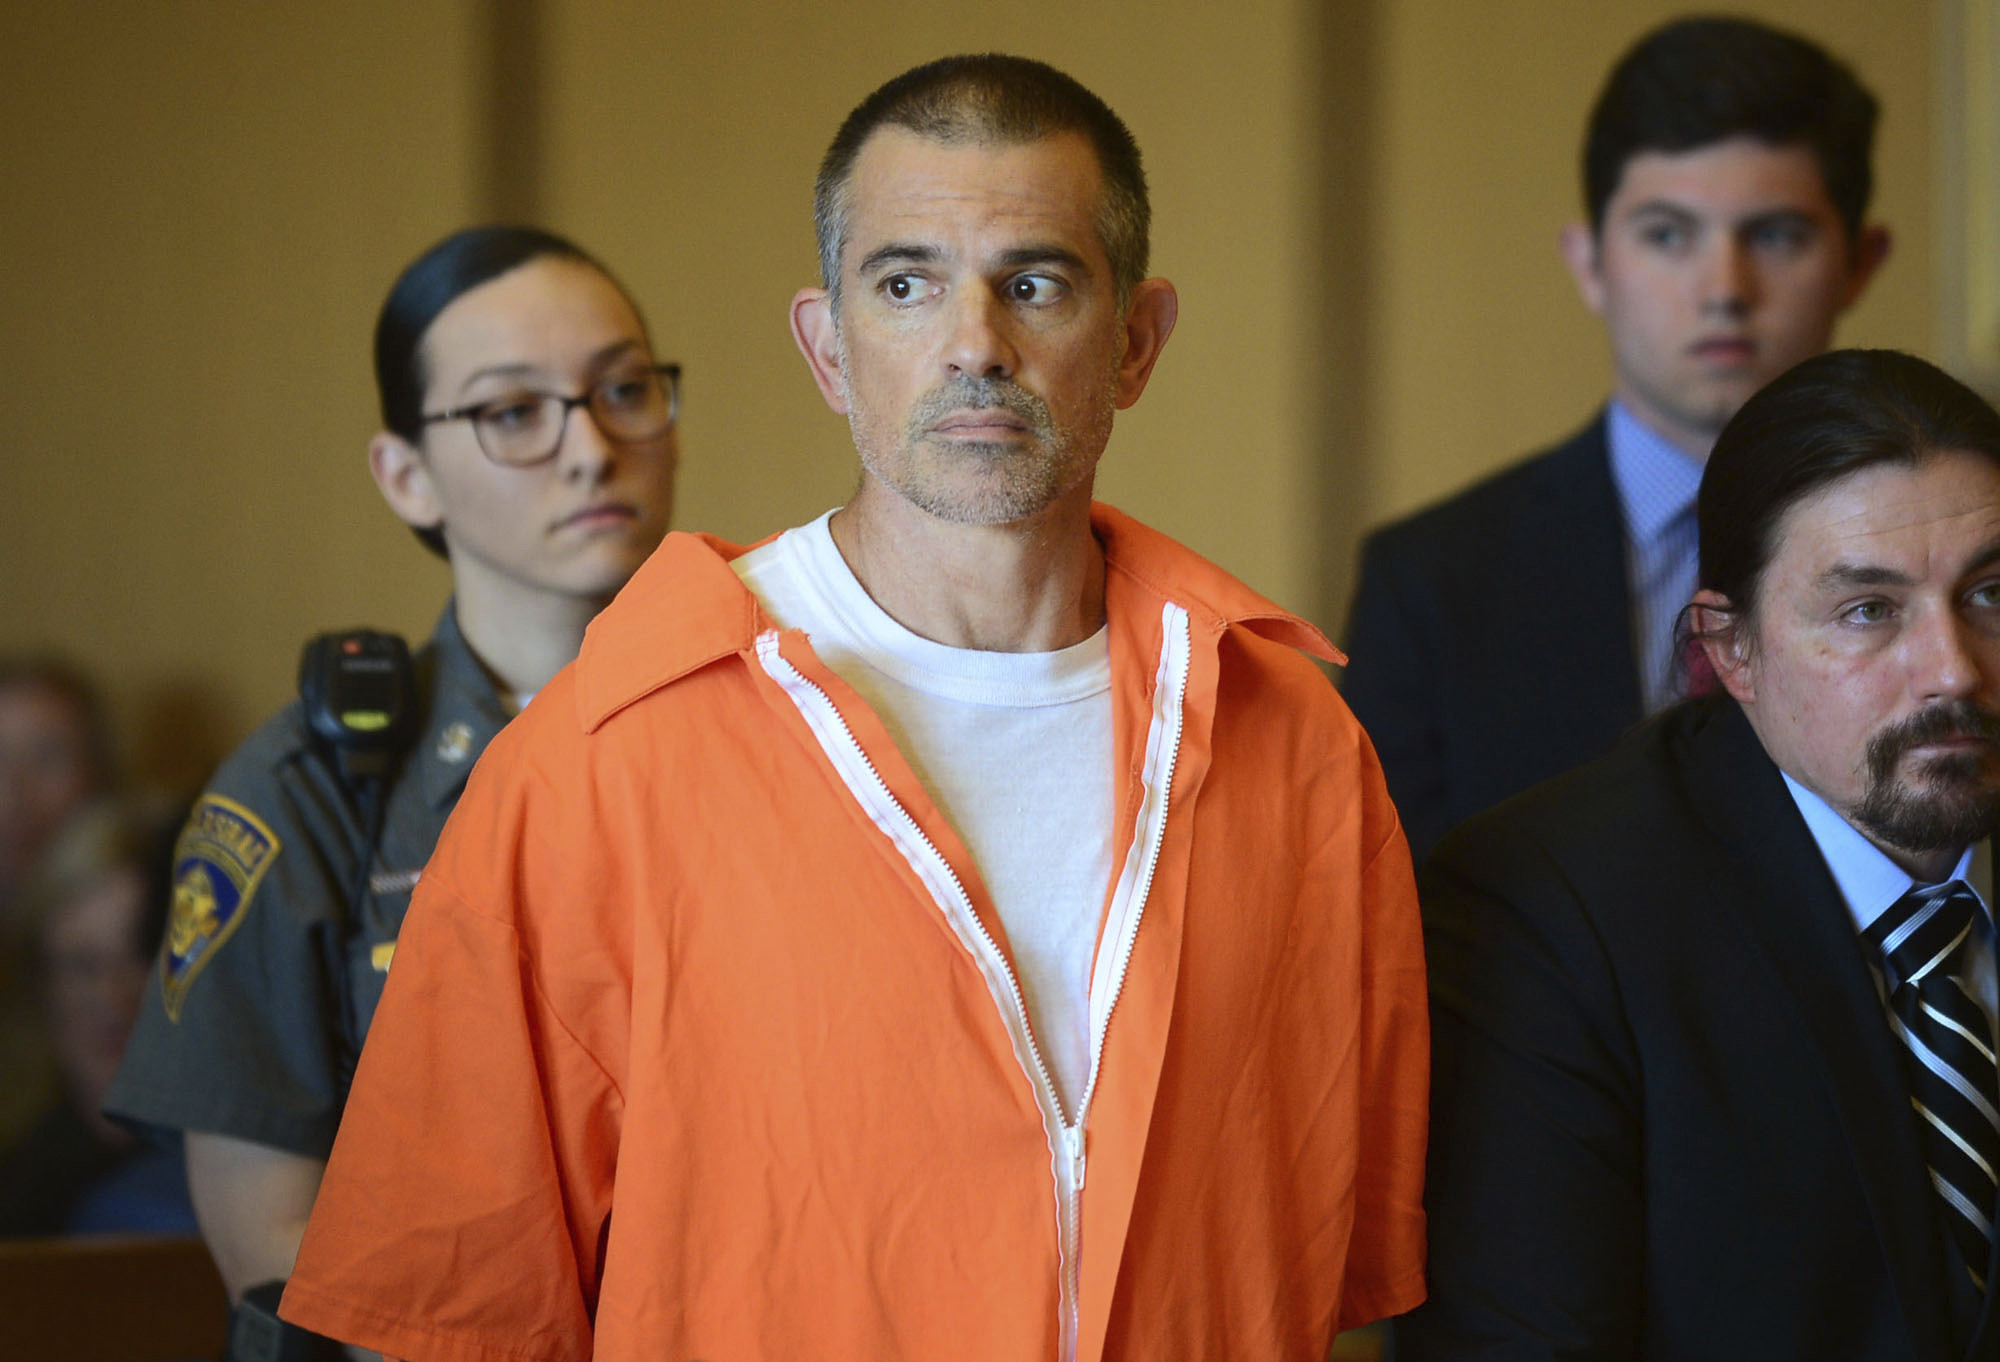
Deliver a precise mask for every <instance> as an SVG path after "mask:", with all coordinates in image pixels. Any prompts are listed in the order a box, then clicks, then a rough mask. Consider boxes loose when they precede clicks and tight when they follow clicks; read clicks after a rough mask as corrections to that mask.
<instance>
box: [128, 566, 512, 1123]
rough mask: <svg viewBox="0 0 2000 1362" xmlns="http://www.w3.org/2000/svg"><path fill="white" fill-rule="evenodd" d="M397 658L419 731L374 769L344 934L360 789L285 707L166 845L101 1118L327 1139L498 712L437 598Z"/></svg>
mask: <svg viewBox="0 0 2000 1362" xmlns="http://www.w3.org/2000/svg"><path fill="white" fill-rule="evenodd" d="M415 666H416V681H417V702H418V705H419V708H420V710H421V714H420V716H419V717H420V722H421V728H420V730H419V736H418V738H417V739H416V742H415V743H414V744H413V745H412V746H411V747H410V749H409V751H408V753H407V755H406V756H405V757H404V758H403V760H402V763H401V765H400V767H399V768H398V769H397V770H396V771H395V773H394V774H393V775H392V776H391V777H390V784H389V786H388V790H387V801H388V802H387V807H386V810H385V813H384V817H383V823H382V838H381V844H380V847H379V849H378V851H377V853H376V855H375V856H374V858H373V860H372V861H371V863H370V865H369V870H368V887H367V891H366V901H365V904H364V906H363V911H362V913H361V915H360V920H359V922H358V923H355V924H354V928H353V929H352V930H350V928H349V926H348V923H349V922H350V916H351V907H350V896H351V895H352V894H353V892H354V886H355V882H356V873H355V872H356V863H357V861H358V859H359V858H360V856H361V855H362V854H363V850H364V843H365V840H366V836H367V832H366V828H365V825H364V812H363V809H362V802H361V800H360V798H359V797H358V795H357V792H356V789H355V787H353V786H352V785H350V784H348V783H345V782H343V781H342V779H341V777H340V774H339V771H338V769H337V767H336V766H335V764H334V759H333V756H332V754H331V753H330V752H328V751H327V750H326V748H324V747H323V746H321V745H319V744H318V743H316V742H315V740H314V739H313V738H312V736H311V734H310V732H309V730H308V729H307V727H306V722H305V719H304V716H303V715H302V713H301V712H300V708H299V706H298V705H297V704H296V703H294V704H292V705H290V706H287V707H286V708H285V709H284V710H282V711H280V712H279V713H278V714H277V715H275V716H274V717H273V718H272V719H271V720H270V722H268V723H266V724H265V725H264V726H263V727H262V728H260V729H258V730H257V732H256V733H254V734H252V735H251V737H250V739H249V740H248V741H247V742H245V743H244V744H243V746H242V747H240V748H238V749H237V751H236V752H235V753H234V754H232V755H231V756H230V758H229V759H228V760H227V761H225V762H224V763H223V764H222V767H221V769H220V770H218V771H217V772H216V774H215V778H214V780H213V782H212V783H211V784H210V786H209V788H208V790H207V791H206V792H205V793H204V794H203V795H202V797H201V799H200V801H199V802H198V803H197V804H196V805H195V807H194V810H193V812H192V814H191V816H190V817H189V820H188V824H187V828H186V829H185V830H184V831H183V832H182V834H181V837H180V841H179V843H178V844H177V845H176V847H175V850H174V902H173V913H172V916H171V918H170V920H169V922H168V927H167V939H166V941H165V943H164V944H163V945H162V947H161V951H160V959H159V961H158V962H157V964H156V965H155V967H154V970H153V975H152V980H151V982H150V983H149V984H148V985H147V994H146V1002H145V1005H144V1006H143V1007H142V1008H141V1010H140V1014H139V1021H138V1024H137V1025H136V1026H135V1027H134V1028H133V1032H132V1039H131V1043H130V1044H129V1046H128V1047H127V1049H126V1052H125V1059H124V1063H123V1064H122V1065H121V1066H120V1068H119V1071H118V1076H117V1078H116V1080H114V1082H113V1083H112V1085H111V1090H110V1092H109V1094H108V1095H107V1096H106V1098H105V1110H106V1112H107V1113H109V1114H110V1115H112V1116H114V1117H117V1118H118V1119H120V1120H123V1121H126V1122H128V1123H131V1124H134V1125H137V1126H140V1127H144V1128H155V1129H157V1128H167V1129H170V1130H200V1131H208V1132H213V1133H217V1134H223V1135H233V1136H236V1137H239V1138H241V1139H246V1140H253V1141H255V1142H257V1143H259V1144H265V1145H271V1146H274V1147H276V1148H279V1149H285V1150H290V1151H292V1152H294V1153H298V1154H304V1155H308V1156H310V1157H313V1158H325V1157H326V1156H327V1154H328V1152H329V1151H331V1150H332V1148H333V1133H334V1128H335V1127H336V1125H338V1123H339V1120H340V1105H341V1103H342V1101H343V1100H344V1099H345V1096H346V1082H347V1079H348V1078H349V1077H351V1073H350V1072H349V1066H351V1064H352V1062H353V1059H354V1055H353V1054H352V1053H351V1048H352V1045H354V1044H358V1041H359V1037H360V1036H361V1035H362V1034H364V1033H365V1030H366V1027H367V1025H368V1022H369V1020H370V1019H371V1018H372V1017H373V1016H374V1013H375V1005H376V1003H377V1002H379V1001H380V1000H381V997H382V985H383V982H384V981H385V979H386V978H387V975H388V970H389V967H390V962H391V960H392V958H393V956H394V954H395V943H396V933H397V931H398V929H399V928H400V927H401V925H402V921H403V914H404V912H405V911H406V910H407V909H408V907H409V904H410V891H411V889H412V888H413V887H414V886H415V884H416V881H417V875H418V872H419V871H421V870H422V869H423V865H424V862H425V861H427V860H429V859H430V854H431V851H432V849H433V848H434V847H435V846H436V845H437V840H438V834H439V833H440V832H442V831H443V829H444V822H445V819H446V817H447V816H449V814H450V813H451V810H452V806H453V805H454V804H456V803H457V802H458V796H459V794H460V792H461V791H462V790H463V789H464V788H465V779H466V776H467V775H468V774H469V773H470V772H471V770H472V764H473V762H474V760H476V759H477V758H478V756H479V754H480V753H481V752H483V751H484V750H485V748H486V744H487V743H488V742H489V741H490V740H491V739H492V737H493V735H494V734H495V733H498V732H499V731H500V728H501V726H502V725H503V724H504V723H506V721H507V715H506V713H505V711H504V710H503V708H502V706H501V703H500V697H499V696H498V695H497V694H496V693H495V691H494V689H493V685H492V683H491V682H490V681H489V680H488V679H487V677H486V674H485V672H484V671H483V670H481V668H480V666H479V663H478V661H477V660H476V659H475V658H474V657H473V655H472V652H471V650H470V649H469V648H468V647H467V646H466V643H465V639H464V636H463V635H461V634H460V633H459V630H458V622H457V618H456V616H455V615H454V613H453V610H452V607H451V606H450V605H447V606H446V607H445V611H444V615H443V617H442V618H441V619H440V620H439V621H438V625H437V629H436V631H435V632H434V633H433V634H432V636H431V641H430V643H429V644H428V645H427V646H426V647H425V648H424V649H423V650H422V651H421V652H419V653H418V654H417V656H416V659H415ZM343 1018H347V1019H350V1020H348V1021H346V1022H344V1021H343ZM349 1029H351V1030H352V1032H353V1035H354V1037H355V1040H354V1041H353V1042H352V1043H350V1042H349V1041H348V1040H346V1038H345V1036H346V1032H347V1030H349Z"/></svg>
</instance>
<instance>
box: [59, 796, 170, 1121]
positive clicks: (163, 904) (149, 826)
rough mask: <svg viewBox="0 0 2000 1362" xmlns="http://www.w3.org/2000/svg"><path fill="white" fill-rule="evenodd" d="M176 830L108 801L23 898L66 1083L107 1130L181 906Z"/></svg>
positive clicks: (68, 826)
mask: <svg viewBox="0 0 2000 1362" xmlns="http://www.w3.org/2000/svg"><path fill="white" fill-rule="evenodd" d="M172 834H173V827H172V824H171V823H169V822H167V821H165V820H163V819H159V818H156V817H153V816H150V815H149V814H148V813H146V812H144V811H142V810H140V809H138V808H135V807H134V806H132V805H131V804H129V803H125V802H121V801H118V800H113V799H100V800H97V801H95V802H93V803H90V804H88V805H85V806H84V807H83V808H81V809H79V810H77V811H76V813H74V814H72V815H71V816H70V818H69V819H68V820H66V821H65V822H64V823H63V825H62V827H61V829H60V830H59V831H58V832H57V834H56V836H55V838H54V840H52V841H51V842H50V843H49V846H48V849H47V851H46V852H45V853H44V854H43V856H42V859H41V862H40V864H39V865H38V866H37V868H36V871H35V874H34V875H33V876H32V877H31V878H30V879H29V880H28V882H27V883H26V885H24V887H23V890H22V899H23V906H24V908H25V909H26V911H27V912H28V913H29V914H31V915H32V919H33V921H34V922H35V923H36V924H37V926H38V929H39V937H40V943H41V974H40V977H41V982H42V996H43V1000H44V1003H45V1006H46V1008H47V1013H48V1026H49V1034H50V1038H51V1040H52V1041H53V1043H54V1047H55V1053H56V1062H57V1065H58V1068H59V1070H60V1072H61V1074H62V1079H63V1085H64V1087H65V1089H66V1090H67V1092H68V1094H69V1096H70V1098H71V1100H72V1101H73V1102H74V1103H75V1104H76V1105H77V1107H78V1109H79V1110H80V1111H82V1112H83V1113H84V1114H85V1116H86V1117H88V1118H89V1119H90V1120H91V1121H92V1124H93V1126H95V1127H96V1128H98V1129H99V1130H100V1131H108V1130H109V1129H110V1127H108V1126H107V1125H104V1124H103V1123H101V1122H100V1121H99V1120H98V1118H97V1109H98V1107H99V1105H100V1104H101V1103H102V1101H103V1097H104V1092H105V1089H106V1088H108V1087H109V1086H110V1084H111V1077H112V1075H113V1074H114V1073H116V1072H117V1069H118V1061H119V1059H120V1057H121V1056H123V1054H124V1053H125V1042H126V1038H127V1037H128V1036H130V1034H131V1031H132V1023H133V1021H134V1020H135V1019H136V1018H137V1017H138V1015H139V1004H140V1002H141V1000H142V999H143V997H144V996H145V991H146V974H147V971H148V969H149V967H150V964H151V961H152V959H153V956H154V955H155V953H156V952H157V951H158V949H159V945H160V938H161V935H162V933H163V932H164V931H165V927H166V919H167V909H168V905H169V903H170V901H171V898H172V882H171V881H172V851H173V842H172Z"/></svg>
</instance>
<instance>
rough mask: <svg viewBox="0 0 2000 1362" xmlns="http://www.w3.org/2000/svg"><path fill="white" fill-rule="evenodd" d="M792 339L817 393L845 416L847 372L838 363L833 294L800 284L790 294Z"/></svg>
mask: <svg viewBox="0 0 2000 1362" xmlns="http://www.w3.org/2000/svg"><path fill="white" fill-rule="evenodd" d="M792 341H793V343H794V344H796V345H797V346H798V347H799V353H800V354H802V355H804V356H805V357H806V367H807V368H808V369H810V370H812V376H813V382H815V383H817V384H818V385H819V395H820V396H821V397H823V398H825V399H826V404H827V405H828V406H829V407H832V408H833V409H834V410H835V411H837V412H839V413H840V414H841V415H842V416H846V415H847V414H848V402H847V375H846V373H845V371H843V370H842V368H841V367H840V321H839V319H838V318H837V317H835V316H834V315H833V298H832V297H831V295H829V294H828V293H827V291H826V290H825V289H823V288H802V289H800V290H799V291H798V292H797V293H795V294H793V295H792Z"/></svg>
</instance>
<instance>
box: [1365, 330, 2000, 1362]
mask: <svg viewBox="0 0 2000 1362" xmlns="http://www.w3.org/2000/svg"><path fill="white" fill-rule="evenodd" d="M1699 515H1700V522H1701V523H1700V528H1701V564H1700V579H1699V580H1700V590H1699V592H1697V593H1696V594H1695V596H1694V601H1693V608H1692V609H1691V610H1690V611H1689V612H1688V614H1689V620H1690V626H1691V636H1692V637H1693V638H1694V640H1695V642H1696V643H1697V645H1698V646H1699V647H1700V648H1701V649H1702V651H1703V653H1704V654H1705V656H1706V657H1707V659H1708V660H1709V662H1710V663H1711V665H1712V666H1713V668H1714V671H1715V673H1716V675H1717V678H1718V680H1719V682H1720V685H1721V692H1720V693H1718V694H1714V695H1711V696H1709V697H1707V698H1702V699H1694V700H1689V701H1686V702H1684V703H1682V704H1680V705H1678V706H1676V707H1674V708H1671V709H1669V710H1668V711H1667V712H1666V713H1665V714H1663V715H1661V716H1660V717H1659V718H1657V719H1656V720H1654V721H1653V722H1651V723H1649V724H1647V725H1645V726H1644V727H1642V728H1641V729H1639V730H1638V731H1637V732H1636V733H1634V734H1633V735H1632V736H1630V737H1629V738H1627V739H1626V740H1625V741H1624V742H1622V743H1621V744H1620V745H1619V746H1618V747H1617V749H1616V750H1614V751H1613V752H1612V753H1611V754H1610V755H1608V756H1606V757H1604V758H1602V759H1600V760H1598V761H1596V762H1593V763H1591V764H1589V765H1586V766H1584V767H1583V768H1581V769H1579V770H1577V771H1574V772H1571V773H1570V774H1568V775H1566V776H1563V777H1561V778H1558V779H1556V780H1553V781H1550V782H1547V783H1546V784H1544V785H1541V786H1539V787H1537V788H1536V789H1534V790H1532V791H1530V792H1528V793H1526V794H1524V795H1522V796H1520V797H1519V798H1516V799H1512V800H1509V801H1507V802H1506V803H1504V804H1502V805H1500V806H1499V807H1498V808H1495V809H1492V810H1489V811H1487V812H1486V813H1484V814H1481V815H1479V816H1476V817H1474V818H1472V819H1470V820H1468V821H1467V822H1466V823H1465V824H1464V825H1463V826H1461V827H1460V828H1458V829H1457V830H1456V831H1454V832H1453V833H1452V834H1451V835H1449V836H1448V837H1446V838H1445V840H1444V842H1443V843H1442V844H1441V845H1440V846H1439V847H1438V849H1437V851H1436V853H1435V854H1434V855H1433V856H1432V857H1431V859H1430V862H1429V864H1428V866H1427V868H1426V879H1425V880H1424V882H1423V883H1422V885H1421V892H1422V897H1423V903H1424V915H1425V944H1426V949H1427V953H1428V956H1429V965H1430V974H1431V1004H1432V1014H1433V1028H1434V1036H1435V1064H1434V1086H1433V1097H1432V1102H1433V1106H1432V1126H1431V1141H1432V1143H1431V1163H1430V1182H1429V1186H1428V1190H1427V1194H1426V1206H1427V1209H1428V1211H1429V1214H1430V1255H1429V1277H1430V1291H1431V1296H1430V1300H1429V1301H1428V1302H1427V1303H1426V1304H1425V1305H1424V1306H1423V1307H1421V1308H1420V1309H1419V1310H1418V1311H1417V1312H1415V1313H1414V1314H1413V1315H1411V1316H1409V1317H1408V1318H1406V1319H1405V1320H1403V1321H1402V1322H1401V1349H1402V1350H1401V1351H1400V1352H1399V1353H1398V1357H1399V1359H1401V1362H1438V1360H1439V1359H1472V1358H1502V1357H1504V1358H1508V1359H1519V1360H1521V1362H1526V1360H1527V1359H1555V1358H1563V1359H1566V1360H1568V1362H1586V1360H1588V1359H1604V1360H1605V1362H1612V1360H1613V1359H1617V1360H1618V1362H1625V1360H1627V1359H1634V1358H1645V1359H1648V1360H1649V1362H1674V1360H1675V1359H1696V1358H1701V1359H1708V1358H1716V1357H1757V1358H1796V1359H1804V1358H1813V1359H1857V1360H1862V1359H1866V1360H1869V1362H1872V1360H1873V1359H1883V1362H1887V1360H1888V1359H1897V1360H1898V1362H1947V1360H1948V1359H1949V1360H1950V1362H1959V1359H1966V1358H1975V1359H1992V1358H1996V1357H2000V1318H1996V1317H1995V1311H1994V1310H1993V1308H1992V1306H1991V1303H1990V1297H1991V1293H1990V1292H1989V1291H1988V1289H1987V1284H1988V1283H1989V1282H1992V1281H1993V1280H1994V1274H1995V1268H1996V1262H1995V1255H1994V1248H1993V1238H1994V1236H1993V1218H1994V1213H1995V1183H1994V1171H1995V1169H1996V1167H2000V1112H1996V1107H2000V1091H1996V1079H1995V1064H1994V1050H1995V1037H1994V1014H1995V1010H1996V983H1995V961H1994V946H1993V939H1994V937H1993V923H1992V919H1991V913H1990V908H1989V906H1988V905H1989V904H1990V903H1991V901H1992V899H1991V894H1992V865H1991V856H1990V852H1989V851H1988V846H1989V839H1990V838H1991V837H1992V835H1993V832H1994V829H1995V822H1996V814H2000V415H1996V414H1995V412H1994V411H1993V409H1992V408H1991V407H1989V406H1988V405H1987V404H1986V403H1985V402H1984V401H1982V400H1981V399H1980V398H1979V397H1977V396H1976V395H1974V394H1973V393H1972V392H1971V391H1970V390H1968V389H1966V388H1965V387H1963V386H1962V385H1960V384H1959V383H1957V382H1956V381H1955V380H1953V379H1950V378H1948V377H1946V376H1945V375H1944V374H1942V373H1940V372H1939V371H1938V370H1936V369H1934V368H1932V367H1931V366H1930V365H1928V364H1925V363H1923V362H1922V361H1920V360H1916V359H1912V358H1911V357H1909V356H1907V355H1901V354H1896V353H1894V352H1891V351H1858V350H1849V351H1837V352H1835V353H1833V354H1829V355H1823V356H1820V357H1818V358H1815V359H1812V360H1808V361H1807V362H1805V363H1804V364H1802V365H1800V366H1799V367H1797V368H1796V369H1793V370H1792V371H1790V372H1789V373H1787V374H1785V375H1784V376H1783V377H1781V378H1779V379H1778V380H1776V381H1775V382H1774V383H1772V384H1771V386H1769V387H1768V388H1766V389H1764V390H1763V391H1762V392H1760V393H1759V394H1757V395H1756V396H1755V397H1753V398H1751V399H1750V401H1749V402H1748V403H1747V404H1746V405H1745V406H1744V407H1743V409H1742V410H1741V411H1740V412H1739V413H1738V414H1737V416H1736V418H1735V419H1734V420H1733V421H1731V422H1730V424H1729V425H1728V427H1727V428H1726V429H1725V430H1724V431H1723V432H1722V434H1721V437H1720V439H1719V440H1718V442H1717V444H1716V446H1715V449H1714V452H1713V453H1712V455H1711V456H1710V458H1709V461H1708V466H1707V469H1706V472H1705V473H1704V475H1703V478H1702V484H1701V491H1700V502H1699Z"/></svg>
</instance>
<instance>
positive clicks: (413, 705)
mask: <svg viewBox="0 0 2000 1362" xmlns="http://www.w3.org/2000/svg"><path fill="white" fill-rule="evenodd" d="M299 699H300V701H301V702H302V703H303V705H304V708H305V717H306V723H307V725H308V726H310V727H311V729H312V731H313V733H314V734H315V735H316V736H317V737H319V738H320V739H321V740H322V741H324V742H325V743H327V744H328V745H329V746H331V747H332V748H333V750H334V751H335V752H336V753H338V754H339V758H340V766H341V770H342V772H343V774H345V775H346V776H347V777H348V779H350V780H367V779H370V778H374V777H379V776H381V775H383V774H385V773H386V772H387V771H388V769H389V768H390V767H391V766H392V765H394V764H395V762H396V759H397V758H398V757H399V756H401V755H402V752H403V750H404V749H405V748H406V747H408V746H409V745H410V743H411V741H412V740H414V739H415V737H416V727H417V684H416V675H415V672H414V670H413V669H412V667H411V665H410V649H409V645H408V644H406V643H404V642H403V640H402V639H401V637H399V636H398V635H395V634H384V633H378V632H376V631H375V630H373V629H345V630H339V631H336V632H334V633H329V634H321V635H320V636H319V637H318V638H315V639H313V640H312V641H311V642H310V643H308V644H306V646H305V651H304V652H302V653H301V654H300V655H299Z"/></svg>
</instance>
